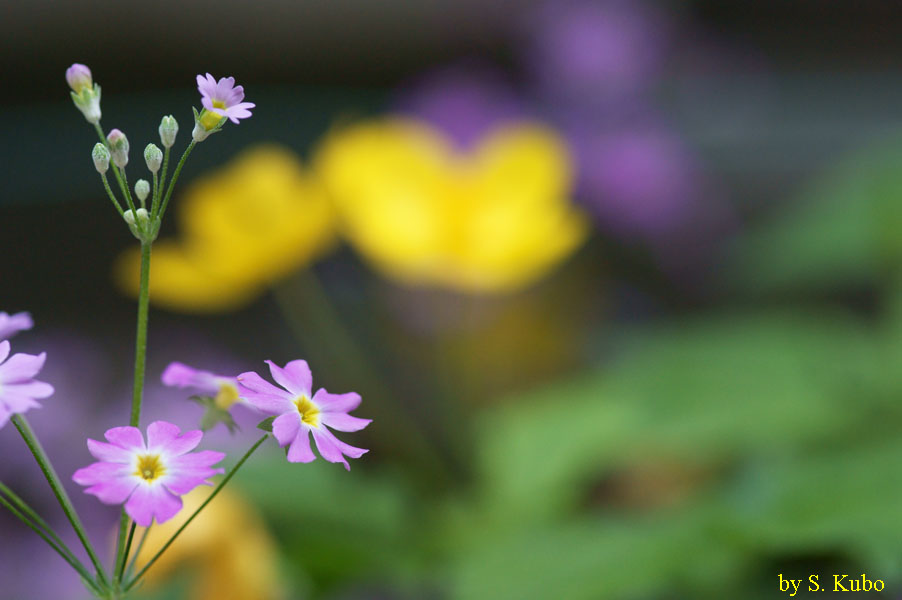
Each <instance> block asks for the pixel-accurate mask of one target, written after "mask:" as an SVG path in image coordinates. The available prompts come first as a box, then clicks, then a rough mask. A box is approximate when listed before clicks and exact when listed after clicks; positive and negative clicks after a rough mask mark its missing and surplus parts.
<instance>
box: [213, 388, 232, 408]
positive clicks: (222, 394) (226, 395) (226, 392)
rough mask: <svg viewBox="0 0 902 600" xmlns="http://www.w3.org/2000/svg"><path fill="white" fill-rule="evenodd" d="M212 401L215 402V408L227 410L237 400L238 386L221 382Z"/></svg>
mask: <svg viewBox="0 0 902 600" xmlns="http://www.w3.org/2000/svg"><path fill="white" fill-rule="evenodd" d="M213 402H214V403H215V404H216V408H218V409H220V410H229V409H230V408H231V407H232V405H233V404H235V403H236V402H238V388H236V387H235V386H234V385H233V384H231V383H223V384H222V385H221V386H219V392H218V393H217V394H216V397H215V398H214V399H213Z"/></svg>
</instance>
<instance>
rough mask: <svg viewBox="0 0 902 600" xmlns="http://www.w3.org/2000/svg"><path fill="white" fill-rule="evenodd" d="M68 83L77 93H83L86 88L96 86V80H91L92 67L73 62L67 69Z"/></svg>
mask: <svg viewBox="0 0 902 600" xmlns="http://www.w3.org/2000/svg"><path fill="white" fill-rule="evenodd" d="M66 83H68V84H69V87H70V88H72V91H73V92H75V93H76V94H81V92H82V90H84V89H89V90H90V89H91V88H93V87H94V82H93V81H92V80H91V69H89V68H88V67H86V66H85V65H83V64H81V63H75V64H73V65H72V66H71V67H69V68H68V69H66Z"/></svg>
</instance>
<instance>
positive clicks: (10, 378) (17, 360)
mask: <svg viewBox="0 0 902 600" xmlns="http://www.w3.org/2000/svg"><path fill="white" fill-rule="evenodd" d="M3 343H4V344H7V345H9V342H3ZM46 359H47V353H46V352H41V353H40V354H38V355H34V354H23V353H19V354H13V355H12V357H11V358H10V359H9V360H7V361H6V362H5V363H3V364H0V383H20V382H24V381H26V380H28V379H31V378H32V377H34V376H35V375H37V374H38V372H39V371H40V370H41V368H42V367H43V366H44V361H45V360H46Z"/></svg>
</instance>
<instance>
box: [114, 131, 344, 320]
mask: <svg viewBox="0 0 902 600" xmlns="http://www.w3.org/2000/svg"><path fill="white" fill-rule="evenodd" d="M174 204H175V206H176V210H177V211H178V215H177V216H178V224H179V226H180V230H181V237H180V239H178V240H161V241H159V242H157V243H155V244H154V247H153V258H152V260H151V272H150V299H151V302H154V303H156V304H158V305H161V306H166V307H168V308H171V309H175V310H181V311H188V312H215V311H227V310H231V309H234V308H238V307H240V306H241V305H243V304H246V303H248V302H250V301H251V300H253V299H254V298H255V297H257V296H258V295H259V294H261V293H262V292H263V291H264V290H265V289H266V287H267V286H268V285H269V284H270V283H272V282H273V281H275V280H277V279H279V278H281V277H284V276H285V275H287V274H289V273H291V272H292V271H295V270H297V269H299V268H302V267H304V266H306V265H308V264H310V263H311V262H312V261H313V260H314V259H316V258H317V257H319V256H320V255H322V254H323V253H324V252H325V251H326V250H327V249H328V248H330V247H331V246H332V244H333V243H334V241H335V234H336V231H335V215H334V211H333V209H332V207H331V204H330V202H329V200H328V199H327V197H326V195H325V193H324V191H323V190H322V188H321V186H320V185H319V184H318V183H317V182H316V180H315V179H314V178H313V177H312V176H311V175H310V174H309V173H306V172H305V171H304V169H303V168H302V167H301V164H300V161H299V159H298V158H297V157H296V156H295V155H294V154H293V153H291V152H290V151H288V150H284V149H281V148H278V147H275V146H263V147H258V148H256V149H252V150H249V151H247V152H245V153H244V154H242V155H240V156H239V157H238V158H236V159H235V160H234V161H233V162H232V163H231V164H229V165H227V166H226V167H225V168H224V169H222V170H221V171H218V172H216V173H213V174H211V175H209V176H207V177H204V178H202V179H200V180H198V181H197V182H195V183H193V184H192V185H191V186H190V187H189V188H188V189H187V190H186V192H185V194H184V195H183V197H182V198H179V199H177V201H176V202H175V203H174ZM139 264H140V255H139V252H138V251H137V249H132V250H130V251H128V252H125V253H124V254H123V255H122V256H120V257H119V260H118V261H117V262H116V265H115V267H114V273H115V277H116V280H117V282H118V283H119V285H120V286H121V287H122V288H123V289H125V290H126V291H128V292H129V293H131V294H133V295H136V294H137V290H138V273H139Z"/></svg>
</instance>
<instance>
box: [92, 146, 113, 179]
mask: <svg viewBox="0 0 902 600" xmlns="http://www.w3.org/2000/svg"><path fill="white" fill-rule="evenodd" d="M91 158H92V159H94V168H95V169H97V172H98V173H100V174H101V175H103V174H104V173H106V172H107V170H108V169H109V168H110V151H109V149H107V147H106V146H104V145H103V144H101V143H100V142H98V143H96V144H94V150H93V151H92V152H91Z"/></svg>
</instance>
